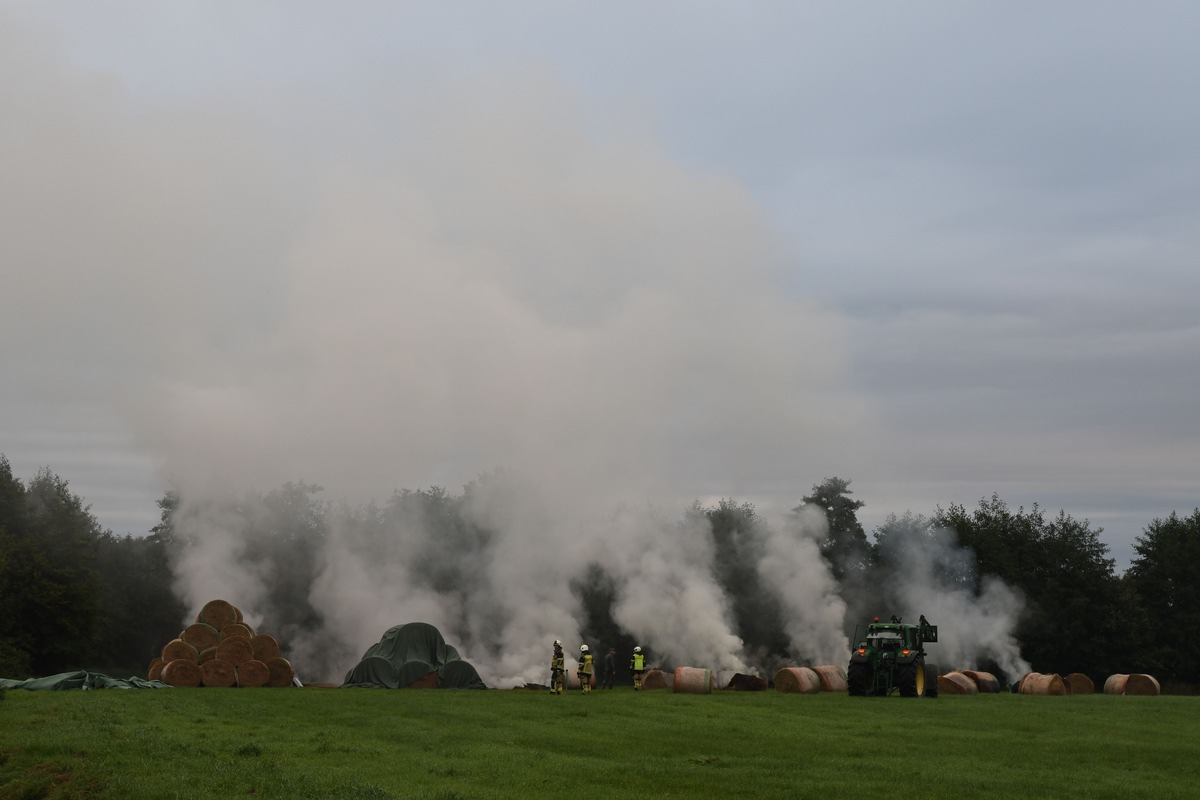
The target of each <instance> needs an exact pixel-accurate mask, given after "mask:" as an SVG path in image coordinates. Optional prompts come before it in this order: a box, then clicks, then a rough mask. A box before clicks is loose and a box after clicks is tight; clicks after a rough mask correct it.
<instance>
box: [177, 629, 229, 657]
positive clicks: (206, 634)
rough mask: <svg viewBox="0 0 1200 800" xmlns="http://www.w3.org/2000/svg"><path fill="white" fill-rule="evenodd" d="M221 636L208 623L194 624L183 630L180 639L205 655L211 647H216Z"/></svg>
mask: <svg viewBox="0 0 1200 800" xmlns="http://www.w3.org/2000/svg"><path fill="white" fill-rule="evenodd" d="M219 637H220V634H219V633H218V632H217V629H216V628H214V627H213V626H212V625H209V624H208V623H206V622H193V623H192V624H191V625H188V626H187V627H186V628H184V629H183V633H181V634H179V638H180V639H182V640H183V641H185V642H187V643H188V644H190V645H191V646H192V647H194V648H196V651H197V652H199V653H203V652H204V651H205V650H207V649H208V648H210V647H215V646H216V644H217V642H218V641H219Z"/></svg>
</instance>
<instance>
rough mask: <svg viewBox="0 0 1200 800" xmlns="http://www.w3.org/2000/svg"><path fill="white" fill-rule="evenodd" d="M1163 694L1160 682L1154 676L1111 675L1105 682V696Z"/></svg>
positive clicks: (1133, 674)
mask: <svg viewBox="0 0 1200 800" xmlns="http://www.w3.org/2000/svg"><path fill="white" fill-rule="evenodd" d="M1160 692H1161V687H1160V686H1159V685H1158V680H1157V679H1156V678H1155V677H1154V676H1153V675H1146V674H1145V673H1141V672H1135V673H1132V674H1129V675H1126V674H1124V673H1118V674H1116V675H1109V676H1108V680H1106V681H1105V682H1104V693H1105V694H1136V695H1146V696H1151V697H1154V696H1157V695H1158V694H1159V693H1160Z"/></svg>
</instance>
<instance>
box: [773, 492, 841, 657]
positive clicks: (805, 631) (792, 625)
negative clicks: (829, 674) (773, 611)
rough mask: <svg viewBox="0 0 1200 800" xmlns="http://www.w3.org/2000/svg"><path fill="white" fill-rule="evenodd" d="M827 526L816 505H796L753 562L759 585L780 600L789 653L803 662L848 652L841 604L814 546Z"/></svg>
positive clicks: (826, 521)
mask: <svg viewBox="0 0 1200 800" xmlns="http://www.w3.org/2000/svg"><path fill="white" fill-rule="evenodd" d="M828 527H829V523H828V520H827V518H826V517H825V514H824V513H823V512H822V511H821V510H820V509H819V508H815V507H813V506H812V505H805V506H803V507H801V508H800V509H799V511H798V512H797V513H796V515H795V516H794V517H793V518H792V519H791V520H790V521H789V525H788V526H786V527H784V528H781V529H780V530H779V532H777V533H772V534H771V535H770V536H769V538H768V539H767V542H766V553H765V555H764V556H763V559H762V561H761V563H760V565H759V572H760V574H761V575H762V582H763V587H764V589H766V590H773V591H774V592H776V593H777V594H778V596H779V598H780V599H781V601H782V606H783V611H784V629H785V631H786V633H787V636H788V640H789V641H790V643H791V649H792V653H793V654H794V655H795V656H796V657H797V658H799V659H800V660H802V661H804V662H805V663H808V664H841V663H842V662H843V661H845V660H846V658H847V656H848V650H847V646H846V642H847V640H846V636H845V634H844V633H843V626H844V625H845V621H846V619H845V618H846V603H845V602H844V601H843V600H842V598H841V597H840V596H838V587H837V583H836V581H835V580H834V577H833V574H832V572H830V570H829V567H828V565H827V564H826V563H825V560H824V559H823V558H822V557H821V553H820V551H819V549H818V548H817V542H818V541H819V540H820V539H821V538H823V537H824V535H825V532H826V531H827V530H828Z"/></svg>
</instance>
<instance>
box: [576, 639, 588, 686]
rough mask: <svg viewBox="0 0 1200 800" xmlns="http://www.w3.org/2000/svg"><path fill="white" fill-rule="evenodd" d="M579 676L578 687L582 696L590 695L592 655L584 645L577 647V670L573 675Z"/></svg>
mask: <svg viewBox="0 0 1200 800" xmlns="http://www.w3.org/2000/svg"><path fill="white" fill-rule="evenodd" d="M575 674H576V675H578V676H579V685H580V687H581V688H582V689H583V693H584V694H591V693H592V654H591V653H589V652H588V646H587V645H586V644H581V645H579V669H578V670H577V671H576V673H575Z"/></svg>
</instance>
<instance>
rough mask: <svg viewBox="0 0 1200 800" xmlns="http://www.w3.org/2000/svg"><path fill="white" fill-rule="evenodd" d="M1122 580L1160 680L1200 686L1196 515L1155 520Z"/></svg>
mask: <svg viewBox="0 0 1200 800" xmlns="http://www.w3.org/2000/svg"><path fill="white" fill-rule="evenodd" d="M1133 549H1134V552H1136V553H1137V555H1136V557H1135V558H1134V559H1133V561H1132V562H1131V563H1130V566H1129V571H1128V573H1127V574H1126V576H1127V580H1128V583H1129V586H1130V588H1131V590H1132V591H1133V593H1134V596H1135V597H1136V599H1137V601H1138V603H1139V605H1140V607H1141V609H1142V610H1143V612H1144V614H1145V616H1144V618H1143V619H1142V624H1143V625H1144V628H1143V629H1144V630H1145V632H1146V634H1147V641H1146V651H1145V653H1144V658H1145V661H1146V663H1147V664H1149V665H1151V666H1149V667H1147V669H1153V670H1154V671H1155V672H1156V673H1157V674H1158V675H1159V676H1160V677H1162V678H1164V679H1166V680H1171V681H1183V682H1187V683H1190V684H1193V685H1195V684H1198V683H1200V641H1198V640H1197V637H1196V636H1195V635H1194V634H1195V631H1197V630H1200V509H1194V510H1193V511H1192V513H1191V515H1189V516H1186V517H1180V516H1178V515H1177V514H1176V513H1175V512H1173V511H1172V512H1171V515H1170V516H1169V517H1167V518H1166V519H1155V520H1154V521H1153V522H1151V523H1150V524H1149V525H1148V526H1146V529H1145V531H1144V532H1143V534H1142V535H1141V536H1139V537H1138V539H1137V542H1136V543H1135V544H1134V546H1133Z"/></svg>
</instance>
